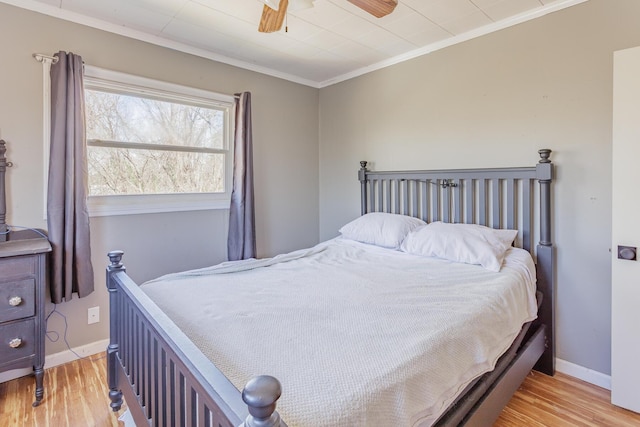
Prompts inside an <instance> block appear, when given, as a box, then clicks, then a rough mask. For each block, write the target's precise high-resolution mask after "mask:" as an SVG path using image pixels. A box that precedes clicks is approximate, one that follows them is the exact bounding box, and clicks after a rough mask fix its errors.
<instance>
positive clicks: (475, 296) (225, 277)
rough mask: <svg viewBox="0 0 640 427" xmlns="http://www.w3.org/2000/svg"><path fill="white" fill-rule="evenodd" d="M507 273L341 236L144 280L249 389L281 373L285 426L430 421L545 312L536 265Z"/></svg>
mask: <svg viewBox="0 0 640 427" xmlns="http://www.w3.org/2000/svg"><path fill="white" fill-rule="evenodd" d="M534 268H535V267H534V264H533V261H532V259H531V256H530V255H529V253H528V252H526V251H524V250H521V249H517V248H511V249H509V251H508V253H507V256H506V258H505V262H504V265H503V267H502V270H501V271H500V272H499V273H494V272H489V271H487V270H485V269H483V268H482V267H480V266H476V265H468V264H460V263H453V262H449V261H445V260H440V259H435V258H426V257H419V256H414V255H409V254H405V253H403V252H400V251H396V250H391V249H384V248H380V247H376V246H372V245H366V244H362V243H357V242H354V241H350V240H347V239H343V238H336V239H333V240H330V241H327V242H324V243H321V244H319V245H317V246H315V247H313V248H309V249H305V250H300V251H295V252H291V253H289V254H284V255H279V256H277V257H274V258H269V259H260V260H256V259H251V260H245V261H234V262H227V263H222V264H219V265H217V266H213V267H209V268H205V269H199V270H191V271H188V272H183V273H177V274H172V275H167V276H163V277H161V278H159V279H156V280H153V281H150V282H147V283H145V284H144V285H142V289H143V290H144V291H145V292H146V293H147V294H148V295H149V296H150V297H151V299H152V300H154V301H155V303H156V304H157V305H158V306H159V307H160V308H161V309H162V310H163V311H165V312H166V313H167V315H168V316H169V317H170V318H171V319H172V320H173V321H174V322H175V323H176V324H177V325H178V326H179V327H180V328H181V329H182V331H183V332H184V333H185V334H186V335H187V336H188V337H189V338H190V339H191V340H192V341H193V342H194V343H195V344H196V346H198V347H199V348H200V349H201V351H202V352H203V353H204V354H205V355H206V356H207V357H208V358H209V359H210V360H212V361H213V362H214V363H215V365H216V366H217V367H218V368H219V369H220V370H221V371H222V372H223V373H224V374H225V375H226V376H227V378H229V380H230V381H231V382H232V383H233V384H234V385H235V386H236V387H237V388H238V389H239V390H241V389H242V387H243V386H244V385H245V383H246V382H247V381H248V380H249V379H250V378H251V377H253V376H255V375H261V374H268V375H273V376H275V377H276V378H278V379H279V380H280V382H281V383H282V388H283V395H282V397H281V399H280V400H279V402H278V410H279V412H280V414H281V415H282V417H283V419H284V420H285V421H286V422H287V424H288V425H289V427H297V426H305V427H320V426H385V427H388V426H428V425H431V424H432V423H433V422H434V421H435V420H436V419H437V418H438V417H439V415H440V414H441V413H442V412H443V411H445V410H446V408H447V407H448V405H449V404H450V403H451V402H453V400H454V399H455V398H456V396H457V395H458V394H459V393H460V392H461V391H462V390H464V388H465V387H466V386H467V385H468V384H469V383H470V382H471V381H473V380H474V379H475V378H477V377H479V376H480V375H482V374H483V373H485V372H488V371H490V370H491V369H493V367H494V366H495V363H496V361H497V360H498V358H499V357H500V355H502V354H503V353H504V352H505V351H506V350H507V348H508V347H509V346H510V344H511V342H512V341H513V340H514V339H515V337H516V335H517V334H518V332H519V331H520V329H521V327H522V325H523V324H524V323H525V322H528V321H531V320H533V319H534V318H535V317H536V300H535V270H534Z"/></svg>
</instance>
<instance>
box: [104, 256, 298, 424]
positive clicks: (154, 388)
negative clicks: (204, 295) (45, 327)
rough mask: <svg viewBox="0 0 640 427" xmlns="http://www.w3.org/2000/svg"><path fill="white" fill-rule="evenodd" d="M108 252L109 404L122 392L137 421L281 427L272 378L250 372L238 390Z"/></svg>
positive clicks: (117, 405) (118, 401)
mask: <svg viewBox="0 0 640 427" xmlns="http://www.w3.org/2000/svg"><path fill="white" fill-rule="evenodd" d="M122 256H123V252H122V251H112V252H109V260H110V265H109V266H108V267H107V289H108V291H109V304H110V309H109V310H110V311H109V314H110V338H109V345H108V347H107V376H108V378H107V380H108V384H109V398H110V400H111V403H110V406H111V409H112V410H113V411H118V410H120V409H121V408H122V404H123V398H124V400H125V401H126V404H127V407H128V409H129V411H130V412H131V415H132V417H133V419H134V421H135V423H136V425H137V426H143V425H149V426H167V427H169V426H203V427H209V426H216V427H218V426H219V427H238V426H242V427H258V426H259V427H286V425H285V424H284V422H282V421H281V419H280V415H279V414H278V412H277V411H276V410H275V408H276V402H277V400H278V398H279V397H280V394H281V386H280V383H279V382H278V380H277V379H275V378H273V377H270V376H259V377H255V378H252V379H251V380H250V381H249V382H248V383H247V385H246V386H245V388H244V390H243V391H242V393H240V392H239V391H238V390H237V389H236V388H235V387H234V386H233V384H231V383H230V382H229V380H228V379H227V378H226V377H225V376H224V375H223V374H222V373H221V372H220V371H219V370H218V369H217V368H216V367H215V365H213V363H212V362H210V361H209V360H208V359H207V358H206V357H205V356H204V355H203V354H202V353H201V352H200V350H199V349H198V348H196V347H195V345H194V344H193V343H192V342H191V341H190V340H189V339H188V338H187V336H186V335H184V333H182V331H180V330H179V329H178V327H177V326H176V325H175V324H174V323H173V322H172V321H171V320H170V319H169V318H168V317H167V316H166V315H165V314H164V313H163V312H162V311H161V310H160V309H159V308H158V307H157V306H156V305H155V303H153V301H151V300H150V299H149V298H148V297H147V295H146V294H145V293H144V292H142V290H140V289H139V287H138V285H137V284H136V283H135V282H134V281H133V280H131V278H130V277H129V276H127V274H126V270H125V267H124V265H123V264H122Z"/></svg>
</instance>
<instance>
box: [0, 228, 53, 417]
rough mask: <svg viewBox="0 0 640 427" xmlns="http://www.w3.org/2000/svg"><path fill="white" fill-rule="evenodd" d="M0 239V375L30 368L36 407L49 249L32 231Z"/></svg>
mask: <svg viewBox="0 0 640 427" xmlns="http://www.w3.org/2000/svg"><path fill="white" fill-rule="evenodd" d="M43 234H44V233H43ZM4 237H5V238H4V239H2V240H1V241H0V372H4V371H8V370H10V369H17V368H27V367H33V370H34V374H35V380H36V393H35V402H34V403H33V406H38V405H39V404H40V401H41V400H42V397H43V395H44V387H43V379H44V336H45V330H46V328H45V313H44V306H45V289H46V285H47V257H48V253H49V252H50V251H51V245H50V244H49V241H48V240H47V239H46V238H45V237H43V236H42V235H40V234H38V233H37V232H36V231H33V230H25V231H17V232H13V231H12V232H11V233H9V234H6V235H4Z"/></svg>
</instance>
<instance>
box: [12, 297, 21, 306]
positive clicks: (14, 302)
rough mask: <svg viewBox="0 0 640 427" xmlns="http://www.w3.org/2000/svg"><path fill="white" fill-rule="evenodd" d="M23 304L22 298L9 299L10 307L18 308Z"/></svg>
mask: <svg viewBox="0 0 640 427" xmlns="http://www.w3.org/2000/svg"><path fill="white" fill-rule="evenodd" d="M21 303H22V298H20V297H11V298H9V305H10V306H11V307H17V306H19V305H20V304H21Z"/></svg>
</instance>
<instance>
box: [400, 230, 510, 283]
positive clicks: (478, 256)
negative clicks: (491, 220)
mask: <svg viewBox="0 0 640 427" xmlns="http://www.w3.org/2000/svg"><path fill="white" fill-rule="evenodd" d="M517 234H518V231H517V230H495V229H493V228H489V227H485V226H482V225H476V224H448V223H443V222H439V221H438V222H433V223H431V224H429V225H427V226H425V227H420V228H418V229H417V230H414V231H413V232H411V233H409V234H408V235H407V237H406V238H405V239H404V241H403V242H402V246H401V248H400V250H402V251H404V252H407V253H409V254H413V255H422V256H430V257H437V258H443V259H446V260H449V261H456V262H463V263H466V264H478V265H481V266H483V267H484V268H486V269H487V270H490V271H495V272H497V271H500V268H501V267H502V261H503V260H504V255H505V253H506V251H507V250H508V249H509V247H510V246H511V244H512V243H513V240H514V239H515V238H516V235H517Z"/></svg>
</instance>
